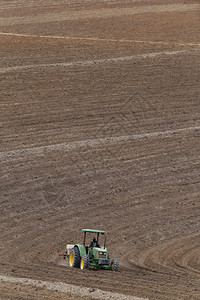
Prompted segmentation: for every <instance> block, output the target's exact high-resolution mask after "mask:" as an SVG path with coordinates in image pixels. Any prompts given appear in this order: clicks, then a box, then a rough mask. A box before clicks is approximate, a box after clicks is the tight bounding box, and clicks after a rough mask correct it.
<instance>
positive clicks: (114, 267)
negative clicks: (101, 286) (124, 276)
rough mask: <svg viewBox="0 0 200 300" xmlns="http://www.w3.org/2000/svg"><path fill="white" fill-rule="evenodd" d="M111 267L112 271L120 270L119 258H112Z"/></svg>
mask: <svg viewBox="0 0 200 300" xmlns="http://www.w3.org/2000/svg"><path fill="white" fill-rule="evenodd" d="M111 267H112V271H114V272H118V271H119V262H118V260H117V259H112V261H111Z"/></svg>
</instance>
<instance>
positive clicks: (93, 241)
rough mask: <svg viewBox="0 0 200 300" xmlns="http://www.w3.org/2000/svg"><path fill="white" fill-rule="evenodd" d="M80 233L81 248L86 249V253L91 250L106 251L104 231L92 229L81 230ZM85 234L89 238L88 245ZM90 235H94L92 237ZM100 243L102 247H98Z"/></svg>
mask: <svg viewBox="0 0 200 300" xmlns="http://www.w3.org/2000/svg"><path fill="white" fill-rule="evenodd" d="M82 231H83V233H84V237H83V246H84V247H85V248H86V253H87V252H88V251H89V250H90V251H91V250H92V249H93V248H99V249H106V231H102V230H92V229H82ZM87 233H89V236H90V240H89V243H88V240H87V239H86V235H87V236H88V234H87ZM92 233H94V234H93V235H92ZM100 235H103V239H101V238H100ZM102 242H103V246H100V245H102Z"/></svg>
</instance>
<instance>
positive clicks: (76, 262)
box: [69, 247, 81, 268]
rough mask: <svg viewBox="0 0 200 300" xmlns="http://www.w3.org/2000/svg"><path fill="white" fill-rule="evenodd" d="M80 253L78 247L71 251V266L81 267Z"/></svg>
mask: <svg viewBox="0 0 200 300" xmlns="http://www.w3.org/2000/svg"><path fill="white" fill-rule="evenodd" d="M80 260H81V258H80V253H79V250H78V248H77V247H74V248H72V249H71V250H70V252H69V266H70V267H71V268H79V266H80Z"/></svg>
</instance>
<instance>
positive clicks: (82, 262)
mask: <svg viewBox="0 0 200 300" xmlns="http://www.w3.org/2000/svg"><path fill="white" fill-rule="evenodd" d="M82 231H83V233H84V239H83V245H81V244H75V245H67V249H66V255H65V256H67V257H68V259H69V260H68V262H69V267H71V268H80V269H81V270H83V269H88V268H89V267H90V266H91V267H95V268H98V269H104V270H112V271H115V272H117V271H118V270H119V262H118V260H117V259H112V260H111V261H110V256H109V253H108V250H107V248H106V231H101V230H92V229H82ZM86 233H95V234H96V238H93V241H92V242H91V243H90V244H89V245H86ZM100 234H101V235H103V236H104V245H103V247H100V245H99V236H100Z"/></svg>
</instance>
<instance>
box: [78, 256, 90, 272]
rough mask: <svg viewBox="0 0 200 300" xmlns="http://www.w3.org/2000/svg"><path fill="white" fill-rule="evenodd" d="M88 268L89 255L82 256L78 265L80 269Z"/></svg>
mask: <svg viewBox="0 0 200 300" xmlns="http://www.w3.org/2000/svg"><path fill="white" fill-rule="evenodd" d="M89 266H90V258H89V255H87V254H84V255H83V257H82V258H81V263H80V269H81V270H83V269H88V268H89Z"/></svg>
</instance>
